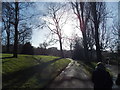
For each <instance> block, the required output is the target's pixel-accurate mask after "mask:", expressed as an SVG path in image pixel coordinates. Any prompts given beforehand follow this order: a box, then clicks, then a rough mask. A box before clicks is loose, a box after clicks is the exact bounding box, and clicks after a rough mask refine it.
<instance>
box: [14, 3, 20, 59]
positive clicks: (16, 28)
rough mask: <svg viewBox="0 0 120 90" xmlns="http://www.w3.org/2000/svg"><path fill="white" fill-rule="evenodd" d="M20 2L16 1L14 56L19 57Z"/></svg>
mask: <svg viewBox="0 0 120 90" xmlns="http://www.w3.org/2000/svg"><path fill="white" fill-rule="evenodd" d="M18 12H19V10H18V2H15V25H14V27H15V37H14V51H13V57H16V58H17V50H18Z"/></svg>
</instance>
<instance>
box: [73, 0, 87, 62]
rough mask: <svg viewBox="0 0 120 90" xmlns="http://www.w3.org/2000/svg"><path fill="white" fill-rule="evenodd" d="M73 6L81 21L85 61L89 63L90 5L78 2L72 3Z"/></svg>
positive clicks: (80, 27)
mask: <svg viewBox="0 0 120 90" xmlns="http://www.w3.org/2000/svg"><path fill="white" fill-rule="evenodd" d="M71 5H72V9H73V12H74V14H75V15H76V16H77V18H78V21H79V29H80V31H81V32H82V36H83V45H84V53H85V55H86V57H85V59H86V61H87V60H89V55H88V43H87V35H86V25H87V23H88V19H89V9H88V3H86V2H77V1H76V2H71Z"/></svg>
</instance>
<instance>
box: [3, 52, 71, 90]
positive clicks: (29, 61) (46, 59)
mask: <svg viewBox="0 0 120 90" xmlns="http://www.w3.org/2000/svg"><path fill="white" fill-rule="evenodd" d="M11 56H12V55H11V54H2V58H3V59H2V78H3V81H2V84H3V88H44V87H45V86H46V85H47V84H48V83H49V82H50V81H51V80H53V79H54V78H55V77H56V76H57V75H58V74H59V73H60V72H61V70H62V69H64V68H65V67H66V66H67V65H68V64H69V63H70V60H68V59H59V57H54V56H42V55H18V58H12V57H11Z"/></svg>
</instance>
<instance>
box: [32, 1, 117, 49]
mask: <svg viewBox="0 0 120 90" xmlns="http://www.w3.org/2000/svg"><path fill="white" fill-rule="evenodd" d="M43 3H44V2H43ZM117 6H118V5H117V3H116V2H108V3H107V8H108V10H110V13H109V14H110V15H113V16H114V17H116V16H115V14H116V13H118V10H117V9H118V7H117ZM36 7H37V9H38V10H39V11H40V12H43V13H46V10H45V5H44V4H42V3H41V4H37V6H36ZM116 15H117V14H116ZM71 16H72V18H69V20H68V21H67V24H65V26H64V28H63V30H64V34H65V36H67V37H72V34H74V35H75V34H78V36H80V37H82V34H81V32H80V31H79V30H78V29H76V28H75V25H74V24H75V23H76V21H75V20H74V19H75V17H74V15H72V14H71ZM41 18H42V16H41ZM116 18H117V17H116ZM113 22H114V21H113V19H111V18H109V19H108V26H111V25H112V23H113ZM49 33H50V31H49V29H47V28H44V29H39V30H38V29H34V30H33V35H32V40H31V43H32V45H33V46H34V47H38V46H39V44H40V43H43V42H44V41H46V40H48V38H49V37H46V36H48V35H49ZM50 47H57V48H58V49H59V43H56V44H55V45H52V46H50ZM63 49H69V46H68V44H64V47H63Z"/></svg>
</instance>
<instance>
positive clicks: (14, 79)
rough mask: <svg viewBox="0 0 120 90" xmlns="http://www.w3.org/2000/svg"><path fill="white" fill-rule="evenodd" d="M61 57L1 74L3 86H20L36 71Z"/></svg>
mask: <svg viewBox="0 0 120 90" xmlns="http://www.w3.org/2000/svg"><path fill="white" fill-rule="evenodd" d="M60 59H61V58H57V59H54V60H52V61H48V62H45V63H41V64H38V65H36V66H33V67H29V68H26V69H24V70H19V71H16V72H13V73H9V74H7V75H2V80H3V88H12V87H17V88H19V87H21V86H22V85H23V84H24V83H25V82H26V81H27V80H29V79H30V78H31V77H33V76H34V75H35V74H36V73H41V72H42V71H43V70H44V69H45V68H46V67H47V66H48V65H50V64H52V63H54V62H56V61H57V60H60Z"/></svg>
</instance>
